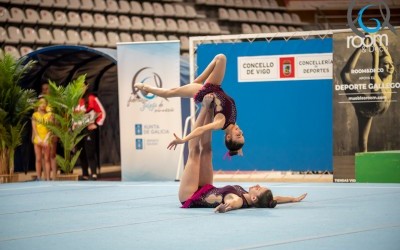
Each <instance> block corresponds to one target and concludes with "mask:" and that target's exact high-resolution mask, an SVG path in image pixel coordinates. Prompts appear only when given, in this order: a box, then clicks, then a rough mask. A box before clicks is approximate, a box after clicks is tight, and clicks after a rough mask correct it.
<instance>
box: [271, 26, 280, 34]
mask: <svg viewBox="0 0 400 250" xmlns="http://www.w3.org/2000/svg"><path fill="white" fill-rule="evenodd" d="M269 29H270V30H271V33H279V28H278V27H277V26H275V25H270V26H269Z"/></svg>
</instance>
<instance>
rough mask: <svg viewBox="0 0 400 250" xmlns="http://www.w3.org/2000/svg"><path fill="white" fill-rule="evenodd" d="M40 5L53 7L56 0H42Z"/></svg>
mask: <svg viewBox="0 0 400 250" xmlns="http://www.w3.org/2000/svg"><path fill="white" fill-rule="evenodd" d="M39 5H40V7H47V8H51V7H53V5H54V0H41V2H40V3H39Z"/></svg>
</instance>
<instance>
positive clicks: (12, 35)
mask: <svg viewBox="0 0 400 250" xmlns="http://www.w3.org/2000/svg"><path fill="white" fill-rule="evenodd" d="M7 31H8V37H9V40H8V42H9V43H12V44H18V43H19V42H20V41H22V40H23V39H24V37H23V35H22V31H21V30H20V29H19V28H18V27H15V26H9V27H8V29H7Z"/></svg>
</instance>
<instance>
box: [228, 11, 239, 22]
mask: <svg viewBox="0 0 400 250" xmlns="http://www.w3.org/2000/svg"><path fill="white" fill-rule="evenodd" d="M228 15H229V20H231V21H240V18H239V15H238V13H237V11H236V10H235V9H228Z"/></svg>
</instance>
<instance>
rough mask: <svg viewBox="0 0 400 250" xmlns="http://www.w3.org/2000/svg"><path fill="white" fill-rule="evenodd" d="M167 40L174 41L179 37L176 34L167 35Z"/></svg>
mask: <svg viewBox="0 0 400 250" xmlns="http://www.w3.org/2000/svg"><path fill="white" fill-rule="evenodd" d="M168 40H170V41H171V40H174V41H176V40H178V41H179V38H178V37H177V36H175V35H169V36H168Z"/></svg>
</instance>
